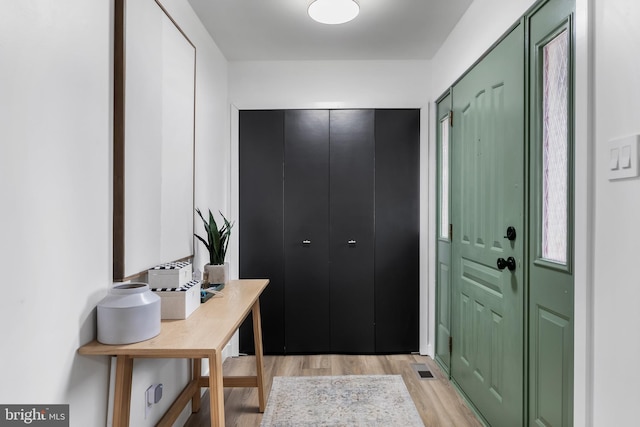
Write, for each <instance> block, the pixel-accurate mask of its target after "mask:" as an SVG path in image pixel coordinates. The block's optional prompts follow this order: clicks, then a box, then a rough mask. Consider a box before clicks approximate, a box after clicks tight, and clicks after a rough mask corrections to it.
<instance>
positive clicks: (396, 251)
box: [375, 109, 420, 353]
mask: <svg viewBox="0 0 640 427" xmlns="http://www.w3.org/2000/svg"><path fill="white" fill-rule="evenodd" d="M419 162H420V110H415V109H414V110H376V167H375V171H376V173H375V174H376V178H375V179H376V198H375V218H376V225H375V230H376V231H375V233H376V242H375V281H376V286H375V322H376V352H378V353H409V352H412V351H417V350H418V346H419V344H418V340H419V336H418V327H419V296H420V291H419V251H420V246H419V245H420V218H419V213H420V205H419V197H420V163H419Z"/></svg>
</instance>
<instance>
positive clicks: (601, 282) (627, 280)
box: [593, 0, 640, 426]
mask: <svg viewBox="0 0 640 427" xmlns="http://www.w3.org/2000/svg"><path fill="white" fill-rule="evenodd" d="M639 20H640V3H638V1H637V0H595V48H596V51H595V59H596V67H595V70H596V73H595V89H596V91H595V111H596V120H595V128H596V132H595V162H594V167H595V170H594V173H595V186H596V200H595V201H596V204H595V206H596V208H595V218H596V222H595V226H596V231H595V265H594V272H595V280H594V299H593V300H594V340H595V341H594V353H593V363H594V402H593V419H594V424H593V425H595V426H615V425H619V426H622V425H636V424H637V423H638V415H637V405H638V400H640V391H638V383H640V371H639V370H638V369H636V366H637V363H638V355H639V354H640V338H639V337H638V332H637V331H638V325H640V310H638V307H637V306H636V301H638V299H640V263H639V262H638V260H639V258H640V249H639V246H638V242H639V241H640V222H639V221H638V219H639V218H640V197H638V195H639V194H640V180H639V179H638V178H635V179H630V180H624V181H609V180H608V178H607V170H608V158H609V152H608V147H607V143H608V141H609V140H611V139H615V138H618V137H621V136H627V135H632V134H638V133H640V59H639V58H638V57H637V53H638V52H640V28H639V27H638V21H639Z"/></svg>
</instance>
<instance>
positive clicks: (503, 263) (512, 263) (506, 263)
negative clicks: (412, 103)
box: [496, 256, 516, 271]
mask: <svg viewBox="0 0 640 427" xmlns="http://www.w3.org/2000/svg"><path fill="white" fill-rule="evenodd" d="M496 265H497V266H498V270H504V269H505V268H508V269H509V271H514V270H515V269H516V259H515V258H514V257H512V256H510V257H509V258H507V259H506V260H505V259H504V258H498V261H497V262H496Z"/></svg>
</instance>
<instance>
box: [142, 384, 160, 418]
mask: <svg viewBox="0 0 640 427" xmlns="http://www.w3.org/2000/svg"><path fill="white" fill-rule="evenodd" d="M144 397H145V399H144V401H145V406H144V419H145V420H146V419H147V416H148V415H149V412H150V411H151V407H152V406H153V405H155V404H156V403H158V402H160V399H162V384H151V385H150V386H149V388H147V389H146V390H145V392H144Z"/></svg>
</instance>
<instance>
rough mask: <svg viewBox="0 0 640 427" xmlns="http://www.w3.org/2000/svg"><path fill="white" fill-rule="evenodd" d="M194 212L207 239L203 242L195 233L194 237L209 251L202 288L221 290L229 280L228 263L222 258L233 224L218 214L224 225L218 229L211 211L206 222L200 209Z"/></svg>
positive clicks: (225, 251)
mask: <svg viewBox="0 0 640 427" xmlns="http://www.w3.org/2000/svg"><path fill="white" fill-rule="evenodd" d="M196 212H197V213H198V215H199V216H200V218H201V219H202V222H203V223H204V229H205V231H206V232H207V238H206V240H205V239H204V238H202V237H200V236H198V235H197V234H195V233H194V236H195V237H197V238H198V240H200V241H201V242H202V243H203V244H204V246H205V247H206V248H207V250H208V251H209V263H208V264H206V265H205V266H204V274H203V278H202V279H203V280H202V285H203V287H210V286H216V287H218V288H220V289H221V288H222V287H224V285H225V284H226V283H227V281H228V280H229V263H227V262H225V261H224V258H225V256H226V255H227V246H229V236H230V235H231V227H233V223H230V222H229V221H228V220H227V218H225V217H224V215H222V212H220V216H221V217H222V219H223V220H224V225H222V226H221V227H220V228H218V225H217V224H216V220H215V219H214V218H213V214H212V213H211V210H209V220H208V221H207V219H206V218H205V217H204V215H202V212H200V209H198V208H196Z"/></svg>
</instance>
